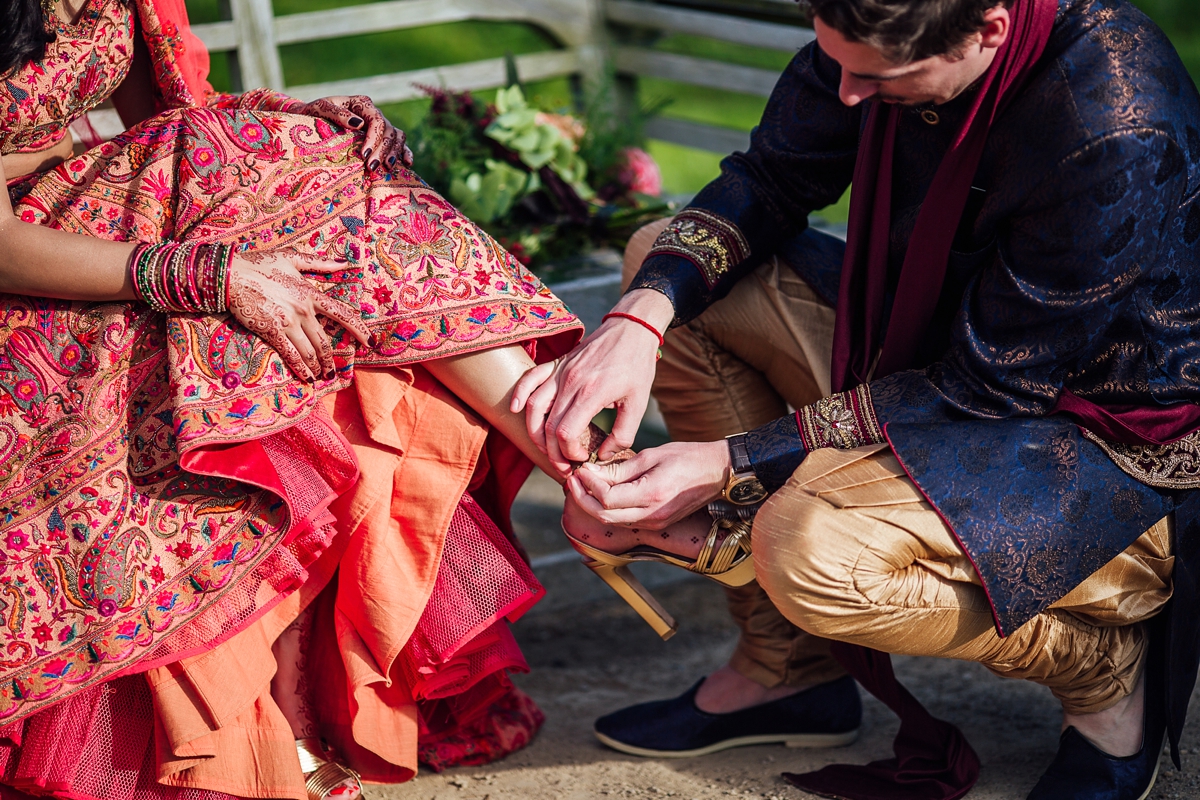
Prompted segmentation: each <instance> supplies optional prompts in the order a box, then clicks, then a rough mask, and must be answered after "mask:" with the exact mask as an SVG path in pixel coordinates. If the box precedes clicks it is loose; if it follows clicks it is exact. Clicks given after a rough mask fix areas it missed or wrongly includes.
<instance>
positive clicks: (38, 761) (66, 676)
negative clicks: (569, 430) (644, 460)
mask: <svg viewBox="0 0 1200 800" xmlns="http://www.w3.org/2000/svg"><path fill="white" fill-rule="evenodd" d="M207 67H208V57H207V54H206V53H205V51H204V48H203V46H202V44H201V43H200V42H199V41H198V40H197V39H196V37H195V36H193V35H192V34H191V33H190V31H189V28H188V24H187V17H186V14H185V11H184V7H183V0H10V2H8V3H6V4H4V6H3V9H0V156H2V157H0V174H2V175H3V178H4V181H5V184H6V186H7V192H6V193H5V194H4V195H3V196H0V242H2V243H3V244H2V252H3V254H4V257H3V258H2V259H0V292H3V293H4V294H2V295H0V303H2V304H3V319H4V321H3V325H2V326H0V465H3V466H0V626H2V628H0V629H2V630H3V632H4V638H5V641H4V643H3V645H2V652H0V797H4V798H8V797H21V796H24V794H23V793H24V792H28V793H31V794H37V795H51V796H55V797H62V798H103V800H121V799H123V798H135V797H136V798H187V800H215V799H216V798H227V797H230V796H236V797H286V798H296V800H306V798H307V799H311V800H318V799H319V798H325V797H337V798H341V800H353V798H354V797H357V796H358V795H359V794H361V790H362V781H363V780H364V779H365V780H375V781H385V782H392V781H401V780H406V779H408V778H409V777H411V776H412V775H413V774H414V771H415V770H416V769H417V766H418V764H419V763H426V764H429V765H431V766H433V767H435V768H438V769H440V768H443V767H445V766H447V765H452V764H470V763H483V762H485V761H488V760H491V759H495V758H499V757H502V756H504V755H505V754H507V753H509V752H511V751H513V750H515V749H517V748H520V747H522V746H524V745H525V744H526V743H527V742H528V741H529V740H530V739H531V737H532V736H533V735H534V733H535V732H536V730H537V728H538V727H539V725H540V723H541V721H542V716H541V713H540V712H539V711H538V709H537V708H536V706H535V705H534V704H533V703H532V701H531V700H529V699H528V698H527V697H525V696H524V695H522V694H521V693H520V692H519V691H518V690H517V689H516V688H515V687H514V686H513V685H512V684H511V682H509V680H508V678H507V672H508V671H511V670H522V669H524V668H525V662H524V660H523V658H522V656H521V654H520V651H519V650H518V649H517V647H516V644H515V641H514V640H513V638H512V635H511V634H510V633H509V631H508V628H507V621H510V620H513V619H516V618H517V617H518V616H520V615H521V614H522V613H523V612H524V611H525V610H526V609H528V608H529V607H530V606H531V605H532V604H533V603H534V602H536V601H537V599H538V598H539V597H540V596H541V594H542V591H543V590H542V589H541V587H540V586H539V585H538V583H537V581H536V579H535V578H534V577H533V575H532V573H531V572H530V571H529V568H528V566H527V564H526V562H525V560H524V559H523V558H522V555H521V552H520V547H519V545H518V544H517V543H516V541H515V540H514V539H513V538H512V536H511V529H510V527H509V524H508V509H509V506H510V504H511V502H512V499H513V496H514V495H515V493H516V490H517V489H518V488H519V486H520V484H521V483H522V481H523V480H524V478H525V476H526V475H527V474H528V471H529V469H530V468H531V463H534V462H536V463H537V464H539V465H542V466H546V467H547V468H548V469H549V468H550V467H549V465H548V464H546V463H545V456H543V455H542V454H541V453H540V452H539V451H538V450H537V448H536V447H534V446H533V445H532V443H531V442H530V439H529V435H528V433H527V432H526V430H525V428H524V424H523V422H522V421H521V418H520V417H519V416H516V415H514V414H512V413H511V412H510V411H509V406H510V402H511V395H512V387H513V386H514V385H515V384H516V383H517V381H518V380H519V379H520V377H521V376H522V375H523V374H524V373H525V372H526V371H527V370H528V369H530V368H531V367H533V366H534V364H535V363H542V362H546V361H548V360H552V359H554V358H555V357H557V356H559V355H561V354H563V353H565V352H566V351H568V350H569V349H570V348H571V347H572V346H573V345H574V344H575V342H576V341H577V340H578V339H579V337H580V332H581V326H580V324H579V322H578V321H577V320H576V318H575V317H574V316H573V315H572V314H571V313H570V311H569V310H568V309H567V308H566V307H565V306H564V305H563V304H562V303H561V302H559V301H558V299H557V298H555V297H554V296H553V295H552V294H551V293H550V292H549V291H548V290H547V289H546V288H545V287H544V286H542V285H541V283H540V282H539V281H538V280H537V279H536V278H535V277H534V276H533V275H531V274H530V273H529V272H527V271H526V270H525V269H524V268H523V267H522V266H521V265H520V264H519V263H517V262H516V261H515V260H514V259H513V258H512V257H511V256H510V255H509V254H507V253H506V252H504V251H503V250H502V249H501V248H500V247H499V246H497V244H496V243H495V241H493V240H492V239H491V238H490V237H489V236H488V235H487V234H486V233H484V232H483V231H482V230H480V229H479V228H478V227H477V226H475V225H474V224H472V223H471V222H470V221H469V220H467V219H465V218H463V217H462V216H461V215H459V214H458V213H457V212H456V211H455V210H454V209H453V208H452V207H451V206H450V205H449V204H448V203H447V202H446V201H445V200H444V199H442V198H441V197H439V196H438V195H437V194H436V193H434V192H433V191H431V190H430V189H429V187H428V186H426V185H425V184H424V183H423V182H422V181H421V180H420V178H419V177H418V176H417V175H415V174H414V173H413V172H412V171H411V170H410V169H409V168H408V167H407V164H408V163H409V162H410V159H411V156H410V154H408V152H407V149H406V147H405V145H404V137H403V134H402V133H400V132H398V131H396V130H395V129H394V128H392V127H391V126H390V125H389V124H388V123H387V122H386V120H385V119H384V118H383V116H382V115H381V114H380V113H379V112H378V110H376V109H375V107H374V106H373V105H372V104H371V103H370V101H369V100H367V99H366V98H362V97H350V98H347V97H339V98H328V99H325V100H319V101H316V102H314V103H302V102H299V101H297V100H294V99H291V98H289V97H286V96H283V95H279V94H277V93H274V92H270V91H266V90H258V91H252V92H249V93H247V94H243V95H240V96H234V95H222V94H217V93H215V92H214V91H213V90H212V88H211V86H209V85H208V83H207V81H206V79H205V76H206V74H207ZM108 99H111V100H112V102H113V103H114V105H115V106H116V108H117V110H118V111H119V113H120V115H121V118H122V120H123V121H124V122H125V123H126V125H127V126H128V130H127V131H126V132H125V133H123V134H121V135H120V136H118V137H116V138H115V139H114V140H112V141H110V142H103V143H95V144H94V146H92V147H91V148H90V149H87V150H86V151H85V152H82V153H77V152H75V151H74V150H73V148H72V144H71V136H70V135H69V132H68V128H69V126H70V125H71V124H72V123H77V122H78V121H80V120H81V119H82V118H83V117H84V115H85V114H86V113H87V112H88V111H89V110H91V109H93V108H95V107H96V106H98V105H99V104H100V103H102V102H104V101H105V100H108Z"/></svg>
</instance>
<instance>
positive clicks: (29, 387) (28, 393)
mask: <svg viewBox="0 0 1200 800" xmlns="http://www.w3.org/2000/svg"><path fill="white" fill-rule="evenodd" d="M13 388H14V389H16V390H17V397H19V398H20V399H22V400H26V401H28V400H32V399H33V398H35V397H37V396H38V386H37V384H36V383H35V382H33V381H31V380H23V381H17V385H16V386H14V387H13Z"/></svg>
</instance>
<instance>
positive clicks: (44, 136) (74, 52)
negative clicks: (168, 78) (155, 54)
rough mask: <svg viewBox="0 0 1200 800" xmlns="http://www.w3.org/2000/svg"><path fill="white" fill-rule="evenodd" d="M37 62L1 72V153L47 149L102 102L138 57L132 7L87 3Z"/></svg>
mask: <svg viewBox="0 0 1200 800" xmlns="http://www.w3.org/2000/svg"><path fill="white" fill-rule="evenodd" d="M55 19H56V24H55V34H56V39H55V40H54V41H53V42H51V43H49V44H48V45H46V55H45V56H44V57H43V58H42V60H41V61H40V62H38V63H37V64H31V65H29V66H27V67H25V68H24V69H20V70H17V71H15V72H12V73H9V74H8V75H3V76H0V154H4V155H7V154H9V153H30V152H37V151H39V150H45V149H46V148H48V147H51V146H52V145H54V144H57V143H58V142H60V141H62V139H63V137H64V136H66V135H67V128H68V127H69V126H70V124H71V123H72V122H73V121H75V120H76V119H79V118H80V117H82V116H83V115H84V114H86V113H87V112H89V111H91V110H92V109H93V108H95V107H96V106H98V105H100V104H101V103H103V102H104V101H105V100H106V99H108V97H109V96H110V95H111V94H112V93H113V91H114V90H115V89H116V88H117V87H118V86H119V85H120V84H121V81H123V80H125V75H126V74H127V73H128V72H129V65H130V64H131V63H132V61H133V12H132V11H131V10H130V9H128V8H126V7H125V6H124V5H123V4H122V3H119V2H117V0H95V2H91V3H88V4H87V5H86V6H85V7H84V10H83V11H82V12H81V14H80V17H79V19H78V20H76V22H75V23H73V24H69V23H66V22H63V21H62V20H61V19H58V18H57V17H56V18H55Z"/></svg>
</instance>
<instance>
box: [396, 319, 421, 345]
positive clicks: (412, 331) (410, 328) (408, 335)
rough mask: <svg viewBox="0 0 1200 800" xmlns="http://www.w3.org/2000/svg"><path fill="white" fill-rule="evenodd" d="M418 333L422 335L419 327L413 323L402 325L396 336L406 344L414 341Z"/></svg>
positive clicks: (397, 329)
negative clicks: (411, 340)
mask: <svg viewBox="0 0 1200 800" xmlns="http://www.w3.org/2000/svg"><path fill="white" fill-rule="evenodd" d="M418 333H420V330H418V328H417V326H416V325H414V324H412V323H411V322H404V323H401V325H400V327H398V328H396V335H397V336H399V337H400V338H401V339H403V340H404V341H406V342H407V341H408V340H410V339H412V338H413V337H414V336H416V335H417V334H418Z"/></svg>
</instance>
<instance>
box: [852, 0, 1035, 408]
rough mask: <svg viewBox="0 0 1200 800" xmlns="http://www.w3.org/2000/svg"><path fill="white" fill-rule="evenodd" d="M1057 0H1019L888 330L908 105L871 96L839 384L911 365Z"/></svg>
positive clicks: (909, 257) (937, 191)
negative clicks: (895, 191)
mask: <svg viewBox="0 0 1200 800" xmlns="http://www.w3.org/2000/svg"><path fill="white" fill-rule="evenodd" d="M1056 10H1057V4H1056V3H1055V2H1054V0H1012V3H1011V4H1010V5H1009V13H1010V14H1011V16H1012V29H1011V31H1010V33H1009V37H1008V41H1007V42H1005V43H1004V45H1003V46H1002V47H1001V48H1000V50H999V52H997V54H996V59H995V61H993V62H992V66H991V68H990V69H988V71H987V73H986V74H985V75H984V77H983V81H982V83H981V85H980V87H979V90H978V91H977V92H976V95H975V102H974V103H973V104H972V106H971V111H970V113H969V114H968V115H967V118H966V119H965V120H964V121H963V126H962V129H961V130H960V131H959V132H958V136H956V137H955V139H954V142H953V144H951V146H950V150H949V151H948V152H947V153H946V155H945V156H944V157H943V158H942V163H941V165H940V166H939V167H938V170H937V173H935V174H934V176H933V182H932V184H930V187H929V193H928V194H927V195H926V197H925V202H924V203H923V204H922V206H921V212H920V214H919V215H918V216H917V223H916V226H915V227H914V228H913V233H912V237H911V238H910V239H909V245H908V251H907V252H906V253H905V254H904V266H903V268H902V269H901V270H900V283H899V285H898V286H897V288H896V299H895V301H894V303H893V305H892V315H891V321H890V322H889V323H888V328H887V335H886V336H884V335H883V331H881V330H880V326H881V324H882V319H883V302H884V294H885V291H886V287H887V268H888V264H887V258H888V238H889V236H890V234H891V221H892V219H891V217H892V215H891V200H892V155H893V150H894V149H895V144H896V125H897V122H898V120H899V118H900V108H899V107H898V106H896V105H890V104H887V103H879V102H872V103H871V110H870V111H869V112H868V114H867V124H866V130H865V131H864V132H863V137H862V141H861V142H860V143H859V146H858V162H857V163H856V164H855V166H854V184H853V186H854V193H853V194H852V195H851V197H850V225H849V233H848V236H847V239H846V256H845V259H844V260H843V261H842V284H841V288H840V290H839V292H838V305H837V312H838V313H837V320H836V322H835V323H834V330H833V366H832V373H833V390H834V391H835V392H840V391H844V390H846V389H850V388H853V387H854V386H857V385H858V384H860V383H866V381H867V376H868V374H870V371H871V362H872V361H873V360H874V359H875V357H876V355H877V354H879V350H880V346H881V345H882V349H883V352H882V353H881V354H879V364H878V366H877V367H876V369H875V374H874V377H879V378H881V377H883V376H884V375H888V374H890V373H892V372H896V371H897V370H902V369H907V368H908V367H909V366H910V364H911V362H912V359H913V356H914V355H915V354H916V351H917V347H918V346H919V345H920V343H921V339H922V337H923V336H924V335H925V330H926V328H928V327H929V321H930V319H932V317H933V311H934V307H935V306H936V305H937V301H938V297H939V296H940V294H941V287H942V281H943V279H944V278H945V276H946V264H947V261H948V260H949V257H950V245H951V244H952V243H953V241H954V233H955V231H956V230H957V228H958V223H959V220H960V219H961V218H962V213H963V206H964V205H965V203H966V200H967V195H968V194H969V193H970V191H971V183H972V182H973V181H974V180H975V170H976V168H977V167H978V166H979V159H980V157H981V156H982V155H983V148H984V145H985V144H986V143H987V137H988V132H989V131H990V130H991V127H992V123H993V122H994V121H995V120H996V118H997V117H998V116H1000V114H1002V113H1003V112H1004V109H1005V108H1007V107H1008V104H1009V103H1011V102H1012V100H1013V99H1014V98H1015V97H1016V96H1017V95H1018V94H1019V92H1020V89H1021V88H1022V87H1023V86H1024V84H1025V82H1026V80H1027V79H1028V78H1029V76H1030V74H1031V73H1032V72H1033V68H1034V65H1035V64H1036V63H1037V60H1038V58H1039V57H1040V56H1041V54H1042V51H1043V50H1045V48H1046V42H1047V41H1048V40H1049V39H1050V29H1051V28H1052V27H1053V26H1054V15H1055V12H1056Z"/></svg>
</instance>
